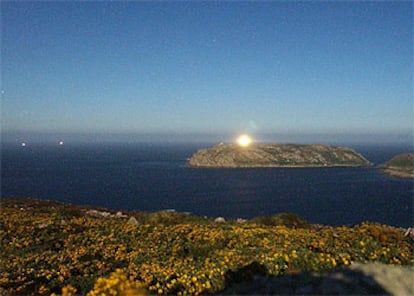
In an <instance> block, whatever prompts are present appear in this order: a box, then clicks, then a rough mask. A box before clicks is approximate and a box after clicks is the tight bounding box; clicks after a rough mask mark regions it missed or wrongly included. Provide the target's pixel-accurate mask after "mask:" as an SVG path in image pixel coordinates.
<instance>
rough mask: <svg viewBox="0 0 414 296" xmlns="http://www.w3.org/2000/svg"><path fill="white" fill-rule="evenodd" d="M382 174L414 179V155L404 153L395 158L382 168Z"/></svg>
mask: <svg viewBox="0 0 414 296" xmlns="http://www.w3.org/2000/svg"><path fill="white" fill-rule="evenodd" d="M380 167H381V168H382V172H383V173H385V174H387V175H389V176H392V177H398V178H411V179H412V178H414V153H404V154H400V155H397V156H395V157H393V158H392V159H391V160H389V161H388V162H386V163H385V164H383V165H381V166H380Z"/></svg>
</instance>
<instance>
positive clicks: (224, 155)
mask: <svg viewBox="0 0 414 296" xmlns="http://www.w3.org/2000/svg"><path fill="white" fill-rule="evenodd" d="M188 165H189V166H190V167H197V168H260V167H274V168H296V167H298V168H299V167H350V166H355V167H359V166H370V165H371V163H370V162H369V161H368V160H367V159H366V158H365V157H363V156H362V155H361V154H359V153H357V152H356V151H355V150H353V149H351V148H347V147H337V146H328V145H300V144H262V145H255V144H251V145H236V144H223V143H220V144H217V145H215V146H213V147H211V148H208V149H200V150H198V151H197V152H196V153H195V154H194V155H193V156H192V157H191V158H190V160H189V162H188Z"/></svg>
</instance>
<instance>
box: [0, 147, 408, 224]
mask: <svg viewBox="0 0 414 296" xmlns="http://www.w3.org/2000/svg"><path fill="white" fill-rule="evenodd" d="M201 146H203V145H200V144H170V145H161V144H93V145H92V144H88V145H87V144H65V145H64V146H57V145H46V144H45V145H42V144H36V145H28V146H26V147H21V146H19V145H18V144H3V145H2V152H1V156H2V160H1V174H2V175H1V196H2V197H3V198H4V197H34V198H40V199H50V200H59V201H64V202H70V203H75V204H82V205H94V206H103V207H109V208H114V209H119V210H125V209H128V210H143V211H159V210H164V209H175V210H176V211H180V212H191V213H193V214H197V215H203V216H208V217H218V216H223V217H226V218H252V217H256V216H259V215H272V214H276V213H281V212H292V213H295V214H298V215H299V216H301V217H303V218H304V219H306V220H308V221H310V222H312V223H321V224H328V225H354V224H359V223H362V222H363V221H371V222H378V223H384V224H389V225H394V226H401V227H408V226H413V225H414V217H413V194H414V183H413V181H412V180H407V179H397V178H391V177H388V176H386V175H383V174H380V173H379V172H378V170H377V169H376V168H306V169H305V168H303V169H302V168H295V169H282V168H281V169H194V168H189V167H187V166H186V162H187V160H188V158H189V157H190V156H191V155H192V154H193V153H194V152H195V151H196V150H197V149H199V148H201ZM204 146H205V145H204ZM353 148H355V149H357V151H358V152H360V153H362V154H363V155H364V156H365V157H366V158H367V159H369V160H370V161H371V162H373V163H374V164H380V163H383V162H385V161H387V160H388V159H390V158H391V157H393V156H394V155H396V154H399V153H403V152H412V148H410V147H407V146H383V145H370V146H363V145H360V146H354V147H353Z"/></svg>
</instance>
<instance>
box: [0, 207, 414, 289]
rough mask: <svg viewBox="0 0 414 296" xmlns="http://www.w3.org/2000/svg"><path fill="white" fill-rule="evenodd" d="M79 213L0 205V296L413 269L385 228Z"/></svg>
mask: <svg viewBox="0 0 414 296" xmlns="http://www.w3.org/2000/svg"><path fill="white" fill-rule="evenodd" d="M87 209H89V208H87V207H81V206H76V205H70V204H63V203H57V202H50V201H40V200H34V199H2V200H1V218H0V236H1V265H0V266H1V270H0V284H1V287H2V289H3V290H2V291H0V292H2V294H11V295H14V294H25V295H26V294H27V295H35V294H41V295H46V294H47V295H49V294H62V295H72V294H74V293H77V294H82V295H99V294H100V293H104V294H106V295H121V294H122V295H138V294H146V293H150V294H177V295H185V294H202V293H204V294H206V293H207V294H208V293H217V292H220V291H222V290H224V289H225V288H226V287H228V286H229V285H231V284H232V283H234V282H240V281H244V280H247V279H249V278H251V276H252V275H254V274H265V275H271V276H279V275H285V274H296V273H298V272H301V271H309V270H329V269H332V268H338V267H340V266H346V265H349V264H352V263H353V262H362V263H365V262H371V261H379V262H382V263H386V264H395V265H412V264H414V258H413V250H414V243H413V240H412V239H409V238H405V237H404V236H403V232H402V231H401V230H400V229H397V228H394V227H391V226H387V225H379V224H375V223H362V224H361V225H357V226H354V227H329V226H320V225H319V226H316V225H312V224H309V223H307V222H306V221H304V220H302V219H300V218H299V217H297V216H295V215H293V214H282V215H276V216H272V217H258V218H256V219H253V220H250V221H246V222H245V223H237V222H236V221H228V222H226V223H215V222H214V220H213V219H206V218H202V217H195V216H189V215H185V214H181V213H172V212H158V213H152V214H150V213H143V212H127V213H126V214H127V215H128V216H129V217H130V216H134V217H135V218H136V219H137V221H138V222H139V225H138V226H133V225H129V224H128V223H127V220H128V218H116V217H106V218H104V217H91V216H90V215H88V214H87ZM99 210H100V211H104V210H105V209H99ZM105 211H109V212H111V213H112V214H115V212H114V211H110V210H105Z"/></svg>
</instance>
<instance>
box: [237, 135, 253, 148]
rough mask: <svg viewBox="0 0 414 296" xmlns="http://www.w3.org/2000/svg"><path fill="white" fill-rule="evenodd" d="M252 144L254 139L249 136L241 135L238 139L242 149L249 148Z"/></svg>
mask: <svg viewBox="0 0 414 296" xmlns="http://www.w3.org/2000/svg"><path fill="white" fill-rule="evenodd" d="M251 143H252V139H251V138H250V137H249V136H248V135H241V136H240V137H238V139H237V144H239V145H240V146H242V147H247V146H249V145H250V144H251Z"/></svg>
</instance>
